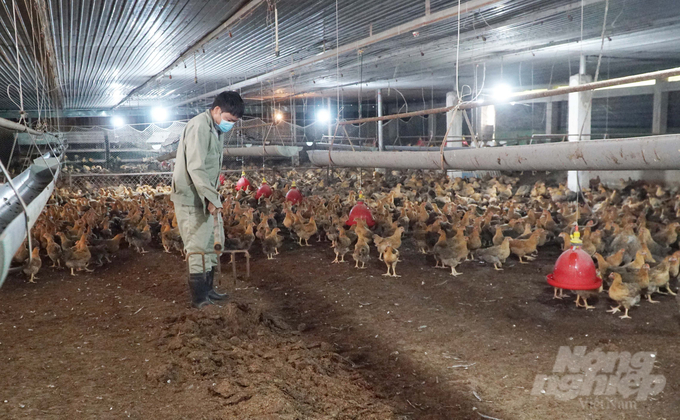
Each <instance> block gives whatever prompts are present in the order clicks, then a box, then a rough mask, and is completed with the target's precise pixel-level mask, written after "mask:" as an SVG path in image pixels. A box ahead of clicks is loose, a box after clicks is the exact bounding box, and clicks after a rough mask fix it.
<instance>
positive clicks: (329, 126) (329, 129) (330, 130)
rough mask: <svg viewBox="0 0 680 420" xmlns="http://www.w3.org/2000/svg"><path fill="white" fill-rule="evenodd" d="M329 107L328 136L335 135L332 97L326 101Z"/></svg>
mask: <svg viewBox="0 0 680 420" xmlns="http://www.w3.org/2000/svg"><path fill="white" fill-rule="evenodd" d="M326 103H327V105H326V107H327V109H328V137H329V138H330V137H333V114H332V113H331V98H330V97H329V98H328V101H327V102H326Z"/></svg>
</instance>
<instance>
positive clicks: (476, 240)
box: [467, 226, 482, 260]
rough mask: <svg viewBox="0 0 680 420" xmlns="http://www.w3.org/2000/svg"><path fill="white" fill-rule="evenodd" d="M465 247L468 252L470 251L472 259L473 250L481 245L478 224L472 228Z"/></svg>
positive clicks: (472, 258)
mask: <svg viewBox="0 0 680 420" xmlns="http://www.w3.org/2000/svg"><path fill="white" fill-rule="evenodd" d="M467 247H468V252H469V253H470V259H471V260H474V251H476V250H478V249H479V248H481V247H482V238H481V237H480V233H479V227H478V226H475V227H474V228H472V233H471V234H470V236H469V237H468V238H467Z"/></svg>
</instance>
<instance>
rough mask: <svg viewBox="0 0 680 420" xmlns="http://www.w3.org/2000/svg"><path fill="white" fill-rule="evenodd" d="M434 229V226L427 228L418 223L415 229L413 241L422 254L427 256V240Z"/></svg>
mask: <svg viewBox="0 0 680 420" xmlns="http://www.w3.org/2000/svg"><path fill="white" fill-rule="evenodd" d="M432 229H433V227H432V226H426V225H425V224H424V223H417V224H416V226H415V227H414V229H413V240H414V241H415V242H416V247H417V248H418V251H419V252H420V253H421V254H427V248H428V246H427V239H428V235H429V234H431V233H432V232H431V230H432Z"/></svg>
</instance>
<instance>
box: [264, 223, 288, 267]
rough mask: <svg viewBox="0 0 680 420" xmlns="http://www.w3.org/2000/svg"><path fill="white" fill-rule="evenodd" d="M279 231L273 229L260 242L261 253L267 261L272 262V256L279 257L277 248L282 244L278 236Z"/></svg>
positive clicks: (281, 239)
mask: <svg viewBox="0 0 680 420" xmlns="http://www.w3.org/2000/svg"><path fill="white" fill-rule="evenodd" d="M280 231H281V229H279V228H274V229H272V231H271V232H269V233H268V234H267V235H266V236H265V237H264V240H263V241H262V252H263V253H264V254H265V255H266V256H267V259H268V260H273V259H274V255H279V247H280V246H281V245H282V244H283V238H282V237H281V236H279V232H280Z"/></svg>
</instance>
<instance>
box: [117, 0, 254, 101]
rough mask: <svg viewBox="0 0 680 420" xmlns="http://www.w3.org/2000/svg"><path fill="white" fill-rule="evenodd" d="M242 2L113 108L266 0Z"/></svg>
mask: <svg viewBox="0 0 680 420" xmlns="http://www.w3.org/2000/svg"><path fill="white" fill-rule="evenodd" d="M244 3H245V2H241V6H240V7H239V9H238V10H237V11H236V12H235V13H234V14H232V15H231V16H230V17H229V19H227V20H225V21H224V22H222V23H221V24H220V26H218V27H217V28H215V29H213V30H212V31H210V33H208V34H206V35H205V36H204V37H203V38H201V39H200V40H198V42H196V43H195V44H194V45H192V46H191V47H189V48H187V49H186V51H184V52H183V53H182V54H181V55H180V56H179V57H178V58H177V59H176V60H175V61H173V62H172V64H170V65H169V66H167V67H166V68H164V69H163V70H162V71H161V72H159V73H157V74H155V75H154V76H153V77H151V78H150V79H149V80H147V81H146V82H144V83H143V84H141V85H139V86H137V87H136V88H134V89H133V90H132V91H130V93H128V94H127V96H125V98H123V100H121V101H120V102H119V103H118V105H116V106H114V107H113V109H116V108H118V107H120V106H121V105H122V104H124V103H125V102H126V101H128V100H129V99H130V98H132V97H133V96H134V95H135V94H137V93H138V92H141V91H142V90H144V89H145V88H146V87H147V86H148V85H149V84H150V83H152V82H154V81H155V80H157V79H158V78H159V77H163V76H164V75H165V74H166V73H168V72H169V71H170V70H172V69H174V68H175V67H177V66H179V65H180V64H181V63H183V62H184V61H186V60H188V59H189V58H191V57H192V56H193V54H194V53H195V52H196V51H199V50H200V49H201V48H203V46H204V45H205V44H207V43H209V42H210V41H213V40H214V39H217V38H218V37H219V36H220V35H222V34H223V33H224V32H225V31H227V30H229V28H230V27H233V26H234V25H235V24H236V23H237V22H239V21H240V20H242V19H244V18H246V17H247V16H249V15H250V14H251V13H252V12H253V11H254V10H255V9H256V8H257V7H258V6H260V5H261V4H263V3H265V0H251V1H248V2H247V3H245V4H244Z"/></svg>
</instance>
